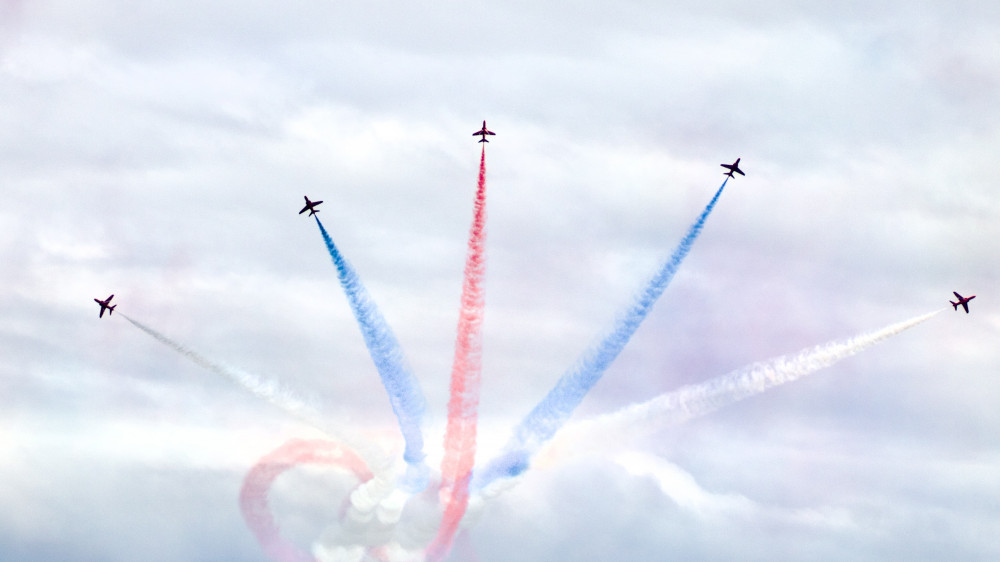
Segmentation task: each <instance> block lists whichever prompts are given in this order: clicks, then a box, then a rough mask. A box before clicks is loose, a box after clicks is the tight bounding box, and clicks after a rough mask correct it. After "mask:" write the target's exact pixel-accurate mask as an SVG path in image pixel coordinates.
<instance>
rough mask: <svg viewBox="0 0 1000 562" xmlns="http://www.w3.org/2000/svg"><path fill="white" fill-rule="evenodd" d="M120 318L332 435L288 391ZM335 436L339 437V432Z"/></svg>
mask: <svg viewBox="0 0 1000 562" xmlns="http://www.w3.org/2000/svg"><path fill="white" fill-rule="evenodd" d="M118 314H119V316H121V317H122V318H124V319H125V320H128V321H129V323H130V324H132V325H133V326H135V327H136V328H139V329H140V330H142V331H143V332H145V333H146V334H147V335H149V336H151V337H152V338H153V339H155V340H156V341H158V342H160V343H162V344H164V345H166V346H167V347H169V348H171V349H173V350H174V351H176V352H177V353H180V354H181V355H183V356H185V357H187V358H188V359H190V360H191V361H192V362H194V363H195V364H196V365H198V366H199V367H202V368H205V369H208V370H209V371H212V372H213V373H215V374H216V375H219V376H220V377H223V378H225V379H227V380H229V381H230V382H233V383H236V384H237V385H239V386H240V387H242V388H243V389H245V390H248V391H250V392H251V393H252V394H253V395H254V396H256V397H258V398H261V399H263V400H266V401H267V402H269V403H270V404H271V405H273V406H277V407H278V408H280V409H282V410H284V411H285V412H286V413H288V414H290V415H292V416H294V417H296V418H298V419H300V420H302V421H304V422H306V423H308V424H310V425H312V426H314V427H316V428H317V429H320V430H322V431H324V432H327V433H331V430H330V429H329V428H328V427H326V425H325V424H324V423H322V422H320V421H319V416H318V415H317V414H316V412H315V411H313V409H312V408H310V407H309V406H308V405H306V404H305V403H304V402H302V401H301V400H299V399H297V398H295V397H294V396H292V395H291V394H290V393H289V392H288V391H287V390H284V389H282V388H281V387H280V385H278V384H277V383H275V382H273V381H267V382H265V381H262V380H260V379H259V378H257V377H255V376H254V375H251V374H249V373H246V372H243V371H240V370H238V369H233V368H231V367H227V366H225V365H221V364H219V363H216V362H214V361H211V360H210V359H207V358H205V357H203V356H201V355H199V354H198V353H196V352H194V351H192V350H190V349H188V348H186V347H184V346H183V345H181V344H179V343H177V342H175V341H174V340H172V339H170V338H168V337H167V336H165V335H163V334H161V333H160V332H157V331H156V330H154V329H152V328H150V327H149V326H147V325H145V324H143V323H142V322H139V321H138V320H135V319H133V318H130V317H129V316H127V315H126V314H125V313H124V312H120V313H118ZM333 433H336V432H335V431H334V432H333Z"/></svg>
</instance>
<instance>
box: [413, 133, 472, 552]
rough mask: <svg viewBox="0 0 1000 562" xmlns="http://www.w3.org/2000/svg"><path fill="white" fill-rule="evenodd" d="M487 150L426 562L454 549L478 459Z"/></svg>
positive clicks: (470, 238)
mask: <svg viewBox="0 0 1000 562" xmlns="http://www.w3.org/2000/svg"><path fill="white" fill-rule="evenodd" d="M485 241H486V145H483V152H482V155H481V156H480V159H479V185H478V187H477V189H476V201H475V210H474V215H473V220H472V228H471V230H470V232H469V249H468V253H467V254H466V261H465V280H464V281H463V283H462V310H461V312H460V314H459V317H458V337H457V340H456V342H455V362H454V363H453V364H452V368H451V398H450V399H449V400H448V428H447V430H446V432H445V437H444V459H443V460H442V461H441V492H440V496H441V503H442V504H444V515H443V516H442V518H441V526H440V527H439V528H438V534H437V536H436V537H434V541H433V542H432V543H431V544H430V546H428V547H427V558H428V560H431V561H436V560H442V559H443V558H444V557H445V556H447V555H448V551H449V550H450V549H451V543H452V540H453V539H454V538H455V531H456V530H458V524H459V522H460V521H461V520H462V516H463V515H465V508H466V506H467V505H468V501H469V477H470V476H471V475H472V465H473V463H474V462H475V457H476V419H477V408H478V407H479V380H480V374H481V372H482V324H483V308H484V305H485V299H484V297H483V276H484V274H485V270H486V256H485V253H486V252H485Z"/></svg>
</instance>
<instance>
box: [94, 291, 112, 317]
mask: <svg viewBox="0 0 1000 562" xmlns="http://www.w3.org/2000/svg"><path fill="white" fill-rule="evenodd" d="M113 298H114V295H111V296H110V297H108V298H106V299H104V300H100V299H94V302H96V303H97V304H99V305H101V313H100V314H99V315H98V316H97V317H98V318H104V311H105V310H107V311H108V316H111V313H112V312H114V311H115V307H116V306H118V305H117V304H111V299H113Z"/></svg>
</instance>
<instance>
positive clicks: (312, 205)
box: [299, 197, 322, 217]
mask: <svg viewBox="0 0 1000 562" xmlns="http://www.w3.org/2000/svg"><path fill="white" fill-rule="evenodd" d="M320 203H322V201H310V200H309V198H308V197H306V206H305V207H302V210H301V211H299V214H300V215H301V214H302V213H304V212H306V211H309V216H310V217H311V216H313V215H315V214H316V213H318V212H319V209H317V208H316V205H319V204H320Z"/></svg>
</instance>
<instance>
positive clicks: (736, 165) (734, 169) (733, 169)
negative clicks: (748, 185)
mask: <svg viewBox="0 0 1000 562" xmlns="http://www.w3.org/2000/svg"><path fill="white" fill-rule="evenodd" d="M719 165H720V166H722V167H723V168H725V169H727V170H729V171H728V172H725V173H724V174H722V175H724V176H729V177H731V178H733V177H736V176H734V175H733V172H736V173H737V174H739V175H741V176H745V175H746V174H744V173H743V170H741V169H740V159H739V158H737V159H736V161H735V162H733V163H732V164H719Z"/></svg>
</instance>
